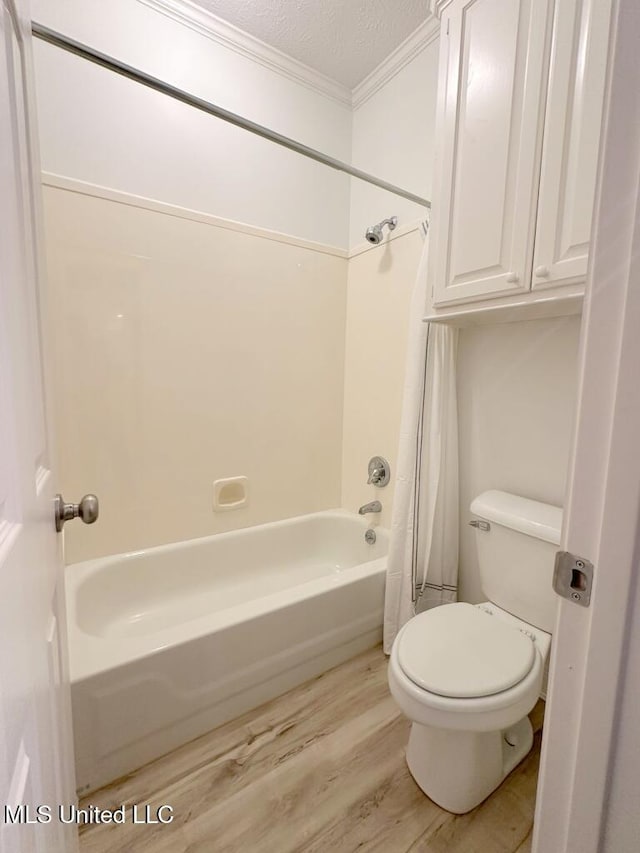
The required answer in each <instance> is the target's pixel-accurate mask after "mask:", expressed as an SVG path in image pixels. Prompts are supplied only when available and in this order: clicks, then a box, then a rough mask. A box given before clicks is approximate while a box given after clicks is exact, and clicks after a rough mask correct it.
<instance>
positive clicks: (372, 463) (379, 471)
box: [367, 456, 391, 488]
mask: <svg viewBox="0 0 640 853" xmlns="http://www.w3.org/2000/svg"><path fill="white" fill-rule="evenodd" d="M368 470H369V479H368V480H367V484H368V485H370V486H378V487H380V488H381V487H382V486H386V485H387V483H388V482H389V480H390V479H391V469H390V467H389V463H388V462H387V460H386V459H385V458H384V457H383V456H373V457H372V458H371V459H370V460H369V469H368Z"/></svg>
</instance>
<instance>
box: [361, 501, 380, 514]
mask: <svg viewBox="0 0 640 853" xmlns="http://www.w3.org/2000/svg"><path fill="white" fill-rule="evenodd" d="M368 512H382V504H381V503H380V501H371V503H368V504H365V505H364V506H361V507H360V509H359V510H358V514H359V515H366V514H367V513H368Z"/></svg>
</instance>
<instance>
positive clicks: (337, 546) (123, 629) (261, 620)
mask: <svg viewBox="0 0 640 853" xmlns="http://www.w3.org/2000/svg"><path fill="white" fill-rule="evenodd" d="M367 527H368V523H367V522H366V520H364V519H361V518H359V517H357V516H354V515H351V514H350V513H346V512H342V511H339V510H337V511H334V512H323V513H316V514H313V515H308V516H302V517H299V518H295V519H289V520H288V521H281V522H274V523H271V524H267V525H261V526H255V527H253V528H251V529H249V530H245V531H233V532H229V533H225V534H220V535H218V536H212V537H207V538H204V539H199V540H193V541H191V542H185V543H178V544H175V545H170V546H162V547H158V548H151V549H148V550H146V551H140V552H136V553H132V554H123V555H120V556H115V557H107V558H103V559H97V560H92V561H89V562H86V563H80V564H76V565H72V566H69V568H68V569H67V611H68V620H69V652H70V666H71V693H72V702H73V716H74V734H75V748H76V770H77V782H78V788H79V791H80V792H81V793H85V792H88V791H91V790H94V789H95V788H98V787H100V786H101V785H104V784H106V783H108V782H110V781H112V780H113V779H115V778H118V777H119V776H122V775H123V774H125V773H129V772H131V771H132V770H134V769H136V768H137V767H140V766H141V765H143V764H144V763H145V762H147V761H151V760H153V759H155V758H157V757H158V756H160V755H163V754H165V753H166V752H168V751H169V750H171V749H174V748H175V747H177V746H179V745H181V744H183V743H186V742H187V741H189V740H191V739H192V738H194V737H198V736H199V735H202V734H203V733H204V732H207V731H209V730H211V729H212V728H214V727H215V726H217V725H220V724H221V723H224V722H226V721H227V720H230V719H232V718H233V717H236V716H238V715H239V714H242V713H244V712H245V711H246V710H248V709H249V708H254V707H256V706H258V705H259V704H261V703H262V702H264V701H266V700H268V699H270V698H272V697H274V696H277V695H280V694H281V693H283V692H284V691H286V690H288V689H290V688H291V687H292V686H294V685H296V684H299V683H301V682H302V681H304V680H306V679H308V678H311V677H313V676H315V675H320V674H321V673H323V672H325V671H326V670H327V669H329V668H330V667H332V666H335V665H336V664H337V663H340V662H342V661H345V660H348V659H349V658H350V657H353V656H354V655H356V654H358V653H359V652H361V651H362V650H363V649H367V648H369V647H371V646H372V645H375V644H376V643H378V642H379V640H380V637H381V633H382V631H381V625H382V608H383V600H384V584H385V572H386V558H385V557H386V551H387V534H386V532H385V531H384V530H379V531H378V534H377V538H376V542H375V544H369V543H367V542H366V541H365V538H364V534H365V531H366V529H367Z"/></svg>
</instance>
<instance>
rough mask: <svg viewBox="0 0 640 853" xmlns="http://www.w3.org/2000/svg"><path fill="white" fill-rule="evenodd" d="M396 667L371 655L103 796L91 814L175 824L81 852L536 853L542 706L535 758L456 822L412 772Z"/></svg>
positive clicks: (131, 828)
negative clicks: (393, 681) (149, 814)
mask: <svg viewBox="0 0 640 853" xmlns="http://www.w3.org/2000/svg"><path fill="white" fill-rule="evenodd" d="M386 665H387V663H386V658H385V657H384V655H383V654H382V651H381V650H380V649H379V648H377V649H373V650H371V651H369V652H366V653H365V654H363V655H360V656H359V657H357V658H355V659H354V660H352V661H349V662H348V663H346V664H343V665H342V666H339V667H336V669H334V670H332V671H331V672H329V673H326V674H325V675H323V676H322V677H320V678H317V679H314V680H313V681H311V682H309V683H307V684H305V685H302V686H301V687H299V688H296V689H295V690H292V691H290V692H289V693H288V694H286V695H285V696H282V697H280V698H278V699H275V700H273V701H272V702H269V703H267V704H266V705H264V706H263V707H261V708H259V709H257V710H256V711H252V712H250V713H249V714H245V715H244V716H243V717H240V718H239V719H238V720H234V721H232V722H230V723H228V724H226V725H224V726H222V727H220V728H219V729H217V730H215V731H214V732H211V733H209V734H207V735H205V736H204V737H201V738H199V739H198V740H195V741H193V742H192V743H190V744H187V745H186V746H184V747H182V748H181V749H178V750H176V751H175V752H173V753H171V754H169V755H168V756H165V757H164V758H162V759H159V760H158V761H155V762H153V763H152V764H149V765H147V766H146V767H144V768H142V769H141V770H139V771H137V772H136V773H133V774H131V775H130V776H129V777H127V778H125V779H122V780H119V781H118V782H116V783H114V784H113V785H110V786H108V787H107V788H104V789H103V790H101V791H99V792H96V793H95V794H92V795H91V796H89V797H88V798H87V800H86V801H85V802H83V803H82V804H81V805H82V806H86V805H88V803H92V804H94V805H98V806H100V807H101V808H115V807H117V806H119V805H120V804H122V803H125V804H131V803H134V802H135V803H138V804H140V805H141V806H144V805H145V804H147V803H148V804H150V805H151V806H152V809H155V808H156V807H157V806H159V805H162V804H165V803H168V804H169V805H171V806H173V808H174V811H175V815H176V819H175V821H174V823H172V824H171V825H169V826H135V825H131V824H125V825H124V826H106V825H90V826H88V827H83V828H82V831H81V833H80V841H81V851H82V853H125V851H127V853H128V851H130V850H133V849H135V851H136V853H147V851H149V852H150V851H153V853H240V851H242V853H246V851H247V850H260V851H265V853H351V851H356V850H357V851H368V852H369V851H370V853H374V852H375V853H405V851H412V853H444V852H445V851H446V852H447V853H527V851H528V850H530V834H531V827H532V822H533V808H534V800H535V786H536V777H537V768H538V761H539V743H540V734H539V729H540V727H541V725H542V715H543V707H544V706H543V704H542V703H539V704H538V706H536V709H534V712H532V721H533V723H534V729H536V731H537V732H538V733H537V734H536V740H535V745H534V749H533V751H532V752H531V754H530V755H529V756H528V757H527V758H526V759H525V761H524V762H523V763H522V764H521V765H520V766H519V767H518V768H517V769H516V770H515V771H514V773H512V774H511V776H510V777H509V778H508V779H507V780H506V781H505V782H504V783H503V785H502V786H501V787H500V789H499V790H498V791H496V792H495V793H494V794H493V795H492V796H491V797H490V798H489V799H488V800H487V801H486V802H485V803H483V804H482V805H481V806H479V807H478V808H477V809H475V810H474V811H473V812H470V813H469V814H468V815H462V816H454V815H450V814H448V813H447V812H444V811H443V810H442V809H440V808H439V807H438V806H436V805H435V804H434V803H432V802H431V801H430V800H429V799H428V798H427V797H425V796H424V794H423V793H422V791H420V789H419V788H418V786H417V785H416V784H415V782H414V781H413V779H412V777H411V775H410V774H409V771H408V770H407V767H406V764H405V761H404V750H405V747H406V742H407V738H408V733H409V723H408V721H407V720H405V719H404V718H403V717H402V715H401V714H400V713H399V711H398V709H397V706H396V705H395V703H394V702H393V700H392V699H391V697H390V696H389V692H388V688H387V679H386ZM527 844H529V847H527V846H526V845H527Z"/></svg>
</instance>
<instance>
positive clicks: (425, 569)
mask: <svg viewBox="0 0 640 853" xmlns="http://www.w3.org/2000/svg"><path fill="white" fill-rule="evenodd" d="M427 254H428V239H427V240H425V245H424V249H423V252H422V257H421V259H420V264H419V268H418V275H417V279H416V284H415V287H414V290H413V296H412V300H411V309H410V315H409V324H410V325H409V343H408V348H407V364H406V370H405V385H404V397H403V405H402V423H401V428H400V445H399V449H398V476H397V479H396V491H395V497H394V505H393V516H392V522H391V542H390V546H389V560H388V569H387V589H386V596H385V610H384V650H385V652H386V653H387V654H389V653H390V652H391V646H392V644H393V640H394V638H395V636H396V634H397V633H398V631H399V630H400V628H401V627H402V626H403V625H404V623H405V622H406V621H407V620H408V619H410V618H411V617H412V616H414V615H415V614H416V613H420V612H422V611H423V610H427V609H429V608H431V607H436V606H437V605H439V604H446V603H448V602H451V601H455V600H456V598H457V589H458V513H459V508H458V415H457V400H456V375H455V366H456V349H457V343H458V330H457V329H455V328H453V327H451V326H446V325H442V324H437V323H424V322H422V316H423V315H424V311H425V305H426V302H427V299H426V297H427V282H426V279H427Z"/></svg>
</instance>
